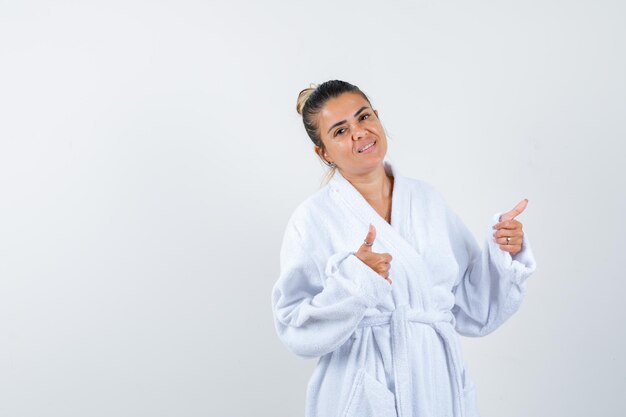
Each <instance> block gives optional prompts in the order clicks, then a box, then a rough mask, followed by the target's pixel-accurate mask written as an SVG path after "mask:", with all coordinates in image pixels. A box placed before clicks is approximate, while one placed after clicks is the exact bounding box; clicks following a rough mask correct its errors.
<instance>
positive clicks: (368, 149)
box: [357, 141, 376, 153]
mask: <svg viewBox="0 0 626 417" xmlns="http://www.w3.org/2000/svg"><path fill="white" fill-rule="evenodd" d="M374 146H376V141H374V142H372V143H370V144H367V145H365V146H364V147H363V148H361V149H359V150H358V151H357V152H358V153H368V152H371V151H372V149H374Z"/></svg>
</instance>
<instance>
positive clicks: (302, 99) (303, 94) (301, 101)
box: [296, 83, 318, 115]
mask: <svg viewBox="0 0 626 417" xmlns="http://www.w3.org/2000/svg"><path fill="white" fill-rule="evenodd" d="M317 87H318V84H315V83H311V84H310V86H309V87H307V88H305V89H304V90H302V91H300V94H298V103H297V104H296V111H297V112H298V114H299V115H302V109H303V108H304V105H305V104H306V101H307V100H308V99H309V97H310V96H311V94H313V91H315V89H316V88H317Z"/></svg>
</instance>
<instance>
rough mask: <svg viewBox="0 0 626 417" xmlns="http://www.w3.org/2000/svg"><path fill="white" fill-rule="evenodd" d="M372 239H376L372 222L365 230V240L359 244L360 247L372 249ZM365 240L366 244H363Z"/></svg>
mask: <svg viewBox="0 0 626 417" xmlns="http://www.w3.org/2000/svg"><path fill="white" fill-rule="evenodd" d="M374 240H376V228H375V227H374V225H373V224H371V223H370V227H369V230H368V231H367V235H366V236H365V240H364V241H363V244H362V245H361V249H364V250H367V251H370V252H371V251H372V245H371V244H373V243H374ZM365 242H367V243H368V245H366V244H365Z"/></svg>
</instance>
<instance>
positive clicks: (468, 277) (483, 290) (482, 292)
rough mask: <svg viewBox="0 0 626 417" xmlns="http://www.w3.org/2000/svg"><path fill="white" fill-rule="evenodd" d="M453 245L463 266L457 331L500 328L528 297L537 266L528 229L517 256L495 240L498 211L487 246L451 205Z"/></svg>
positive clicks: (457, 288)
mask: <svg viewBox="0 0 626 417" xmlns="http://www.w3.org/2000/svg"><path fill="white" fill-rule="evenodd" d="M446 211H447V217H448V224H449V233H450V239H451V244H452V247H453V251H454V256H455V257H456V260H457V264H458V266H459V274H458V277H457V279H456V282H455V285H454V287H453V289H452V292H453V293H454V296H455V305H454V307H453V309H452V313H453V314H454V316H455V318H456V330H457V331H458V332H459V333H460V334H462V335H465V336H484V335H486V334H489V333H491V332H492V331H494V330H495V329H497V328H498V327H499V326H500V325H501V324H502V323H504V322H505V321H506V320H507V319H508V318H509V317H510V316H511V315H513V313H515V312H516V311H517V310H518V309H519V307H520V305H521V303H522V300H523V298H524V295H525V291H526V280H527V279H528V277H529V276H530V275H531V274H532V273H533V272H534V270H535V268H536V263H535V258H534V256H533V253H532V250H531V247H530V243H529V241H528V234H527V233H526V231H524V236H523V239H522V250H521V251H520V252H518V253H516V254H515V255H511V253H510V252H506V251H504V250H502V249H500V246H499V244H498V243H497V242H495V241H494V238H493V233H494V231H495V229H493V226H494V225H495V224H496V223H498V221H499V219H500V215H502V214H503V213H504V212H500V213H496V214H495V215H494V216H493V217H492V219H491V222H490V223H489V227H488V228H487V229H486V230H485V237H484V246H483V249H482V250H481V248H479V246H478V243H477V242H476V239H475V238H474V236H473V235H472V233H471V232H470V231H469V230H468V228H467V227H466V226H465V224H463V222H462V221H461V219H460V218H459V217H458V215H457V214H456V213H454V211H452V210H451V209H450V207H447V206H446Z"/></svg>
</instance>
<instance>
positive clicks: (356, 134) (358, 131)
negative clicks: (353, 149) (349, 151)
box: [352, 125, 365, 140]
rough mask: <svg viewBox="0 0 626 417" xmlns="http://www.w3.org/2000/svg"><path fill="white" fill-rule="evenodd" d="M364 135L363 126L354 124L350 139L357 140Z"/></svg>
mask: <svg viewBox="0 0 626 417" xmlns="http://www.w3.org/2000/svg"><path fill="white" fill-rule="evenodd" d="M363 136H365V129H363V127H361V126H359V125H356V126H354V128H353V129H352V139H354V140H359V139H361V138H363Z"/></svg>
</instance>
